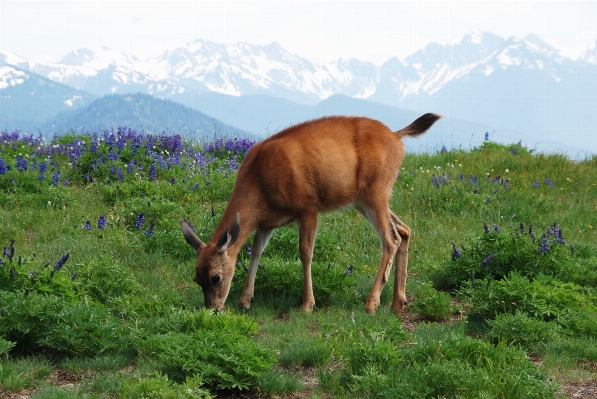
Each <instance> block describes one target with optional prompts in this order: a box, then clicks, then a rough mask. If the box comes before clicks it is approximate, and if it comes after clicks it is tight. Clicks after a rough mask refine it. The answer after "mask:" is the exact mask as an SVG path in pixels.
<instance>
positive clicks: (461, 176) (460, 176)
mask: <svg viewBox="0 0 597 399" xmlns="http://www.w3.org/2000/svg"><path fill="white" fill-rule="evenodd" d="M458 180H460V181H461V182H463V181H464V180H465V179H464V175H463V174H462V173H461V174H460V175H459V176H458Z"/></svg>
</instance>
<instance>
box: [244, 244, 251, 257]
mask: <svg viewBox="0 0 597 399" xmlns="http://www.w3.org/2000/svg"><path fill="white" fill-rule="evenodd" d="M245 253H246V254H247V256H248V257H249V258H250V257H251V247H250V246H248V245H247V246H246V247H245Z"/></svg>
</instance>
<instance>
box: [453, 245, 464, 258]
mask: <svg viewBox="0 0 597 399" xmlns="http://www.w3.org/2000/svg"><path fill="white" fill-rule="evenodd" d="M460 257H462V252H460V250H459V249H458V248H456V244H454V243H452V261H454V262H455V261H456V259H459V258H460Z"/></svg>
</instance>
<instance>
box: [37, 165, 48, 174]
mask: <svg viewBox="0 0 597 399" xmlns="http://www.w3.org/2000/svg"><path fill="white" fill-rule="evenodd" d="M47 169H48V166H47V165H46V163H45V162H42V163H40V164H39V173H46V170H47Z"/></svg>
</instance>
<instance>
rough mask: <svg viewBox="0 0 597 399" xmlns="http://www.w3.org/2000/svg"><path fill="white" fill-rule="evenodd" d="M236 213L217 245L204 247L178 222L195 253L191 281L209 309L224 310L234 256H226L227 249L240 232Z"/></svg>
mask: <svg viewBox="0 0 597 399" xmlns="http://www.w3.org/2000/svg"><path fill="white" fill-rule="evenodd" d="M239 218H240V216H239V214H236V218H235V219H234V221H233V222H232V223H231V224H230V225H229V226H228V227H227V228H226V230H224V232H223V233H222V234H221V235H220V237H219V238H218V240H217V242H214V240H212V241H211V242H210V243H208V244H204V243H203V242H202V241H201V240H200V239H199V237H197V235H196V234H195V232H194V231H193V228H192V227H191V226H190V225H189V223H188V222H187V221H186V220H182V221H181V222H180V227H181V228H182V233H183V235H184V238H185V240H186V241H187V242H188V243H189V245H191V246H192V247H193V248H194V249H195V251H197V257H198V259H197V266H196V267H195V277H194V278H193V280H194V281H195V282H196V283H197V284H199V286H201V289H202V290H203V296H204V298H205V307H206V308H208V309H216V310H223V309H224V303H225V302H226V298H227V297H228V292H229V291H230V283H231V282H232V277H233V276H234V268H235V264H236V256H228V250H229V249H230V247H231V246H232V245H234V243H235V242H236V240H237V239H238V234H239V232H240V224H239Z"/></svg>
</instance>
